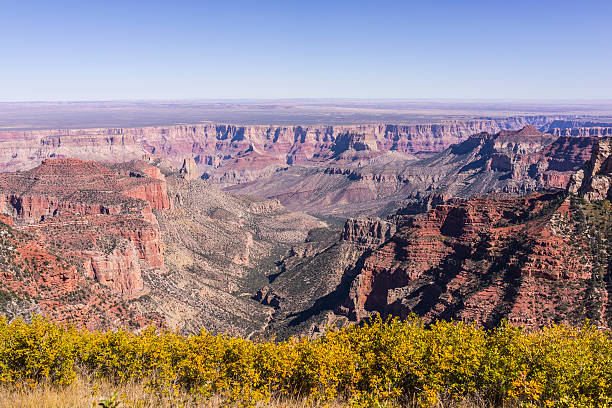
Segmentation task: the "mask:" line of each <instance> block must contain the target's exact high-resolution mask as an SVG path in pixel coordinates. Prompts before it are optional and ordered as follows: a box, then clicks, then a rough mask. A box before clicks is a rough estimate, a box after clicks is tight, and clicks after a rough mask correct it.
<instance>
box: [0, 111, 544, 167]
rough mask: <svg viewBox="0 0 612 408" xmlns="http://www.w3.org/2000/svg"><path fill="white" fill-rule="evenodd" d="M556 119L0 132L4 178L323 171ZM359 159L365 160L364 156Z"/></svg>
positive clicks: (426, 150)
mask: <svg viewBox="0 0 612 408" xmlns="http://www.w3.org/2000/svg"><path fill="white" fill-rule="evenodd" d="M552 120H554V117H546V116H526V117H510V118H505V119H482V120H465V121H445V122H443V123H440V124H426V125H379V124H372V125H355V126H261V125H259V126H237V125H223V124H205V125H191V126H187V125H185V126H183V125H180V126H169V127H144V128H107V129H63V130H31V131H10V132H8V131H5V132H0V171H16V170H25V169H28V168H31V167H34V166H36V165H38V164H40V162H41V161H42V160H44V159H46V158H50V157H74V158H80V159H85V160H92V159H94V160H97V161H108V162H122V161H129V160H133V159H140V158H141V157H142V156H143V154H154V155H159V156H163V157H166V158H168V159H169V160H170V161H171V162H173V163H174V164H175V165H176V166H180V164H181V162H182V161H183V159H184V158H185V157H187V156H191V157H193V158H194V159H195V161H196V163H197V164H198V166H200V167H201V168H205V167H206V166H209V167H211V168H217V167H220V166H226V167H227V169H228V171H230V172H231V171H232V170H233V169H237V170H240V169H242V168H243V167H244V166H248V167H250V168H257V167H259V168H263V167H267V166H270V165H293V164H299V163H311V162H312V163H316V162H320V161H323V160H326V159H329V158H331V157H339V156H341V155H342V153H343V152H345V151H351V152H353V153H351V159H354V158H355V157H357V158H359V157H361V156H362V155H364V154H365V156H367V157H369V156H371V155H376V154H378V153H377V152H384V151H397V152H400V153H402V154H417V153H431V152H438V151H441V150H444V149H445V148H447V147H448V146H450V145H451V144H454V143H457V142H459V141H461V140H464V139H465V138H466V137H468V136H469V135H472V134H475V133H479V132H485V131H486V132H497V131H499V130H502V129H519V128H521V127H523V126H525V125H527V124H534V125H536V126H543V125H545V124H546V123H549V122H551V121H552ZM354 152H361V154H359V153H357V154H355V153H354Z"/></svg>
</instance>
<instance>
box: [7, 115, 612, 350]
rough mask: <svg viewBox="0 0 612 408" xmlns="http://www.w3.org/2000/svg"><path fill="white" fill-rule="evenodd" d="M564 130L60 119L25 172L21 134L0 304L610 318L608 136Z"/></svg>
mask: <svg viewBox="0 0 612 408" xmlns="http://www.w3.org/2000/svg"><path fill="white" fill-rule="evenodd" d="M534 120H535V119H534ZM538 120H540V119H538ZM541 120H542V121H543V123H539V125H541V127H542V128H543V127H545V126H549V125H550V126H552V124H550V123H548V122H547V121H546V120H545V119H541ZM517 123H518V122H512V124H511V125H510V124H508V123H506V125H504V126H508V127H512V126H515V125H516V124H517ZM547 123H548V125H547ZM522 124H524V123H522ZM570 125H573V123H569V122H563V123H557V125H556V126H557V127H555V128H552V130H550V131H549V133H543V132H541V131H540V130H539V129H538V128H536V127H534V126H530V125H527V126H522V127H521V128H520V129H519V130H505V129H500V127H502V125H501V124H499V123H497V122H491V121H481V122H469V123H468V122H461V123H459V122H457V123H452V124H448V123H447V124H445V125H427V126H425V125H424V127H418V126H412V127H410V126H403V127H398V126H378V125H376V126H375V125H367V126H365V125H364V126H353V127H334V128H317V127H309V128H301V127H276V128H270V127H255V126H252V127H235V126H226V125H201V126H200V125H198V126H177V127H172V128H164V129H161V128H145V129H139V130H135V129H116V130H104V131H102V130H96V131H91V133H87V135H85V134H83V133H82V132H83V131H69V132H68V133H70V132H75V133H70V136H69V137H68V139H66V136H65V135H60V134H53V132H51V131H49V134H47V135H46V136H44V137H45V138H50V139H45V140H55V141H54V142H52V143H49V144H45V143H41V145H40V148H39V150H37V153H36V154H35V155H34V156H28V157H29V158H32V160H33V162H34V163H36V162H37V161H38V160H39V159H41V158H42V157H45V156H46V155H49V156H51V155H53V156H55V157H53V158H46V159H43V160H41V162H40V165H38V166H37V167H34V168H31V169H25V166H26V165H24V164H23V163H24V162H23V161H22V159H23V157H22V156H20V154H22V153H23V152H25V151H28V152H30V153H27V154H32V150H28V149H29V148H28V149H26V148H23V150H19V149H22V147H18V148H17V150H10V149H9V150H2V149H4V148H6V147H7V146H9V145H11V144H10V143H13V145H12V146H13V148H14V147H15V146H17V145H19V143H16V142H15V140H21V142H23V140H24V139H23V138H22V139H19V137H18V135H17V134H14V135H16V136H15V137H16V138H15V139H13V141H12V142H11V139H8V141H4V142H0V143H4V144H3V145H2V147H1V148H0V152H4V154H8V153H7V152H12V153H11V157H13V156H14V155H15V154H16V156H15V157H13V158H14V159H15V161H13V162H12V164H8V165H7V167H6V168H5V169H8V168H11V166H15V167H20V166H22V167H24V168H23V169H22V170H21V171H19V172H12V173H3V174H0V213H1V214H4V215H3V216H2V218H1V219H0V221H1V224H0V227H1V228H0V238H2V241H1V242H0V244H1V245H0V249H1V253H2V265H1V268H0V273H2V275H3V280H2V282H1V283H0V307H1V309H2V311H3V312H4V313H5V314H6V315H8V316H12V317H14V316H28V315H29V314H31V313H32V312H41V313H45V314H48V315H49V316H51V317H52V318H53V319H55V320H61V321H72V322H75V323H77V324H79V325H85V326H88V327H91V328H116V327H128V328H133V329H138V328H141V327H143V326H144V325H147V324H151V323H153V324H158V325H166V326H168V327H172V328H177V329H179V330H181V331H183V332H194V331H198V330H199V329H200V328H202V327H204V328H207V329H209V330H212V331H214V332H229V333H233V334H238V335H242V336H245V337H250V338H253V337H264V338H269V337H275V336H276V337H280V338H284V337H287V336H289V335H292V334H315V333H317V332H320V331H322V330H324V329H325V327H326V326H327V325H336V326H344V325H346V324H348V323H349V322H351V321H355V322H357V321H360V320H362V319H364V318H367V317H368V316H370V315H372V314H373V313H381V314H383V315H394V316H400V317H405V316H407V315H408V314H410V313H417V314H419V315H421V316H423V317H424V318H425V319H427V320H429V321H431V320H435V319H440V318H453V319H462V320H466V321H474V322H477V323H478V324H482V325H485V326H493V325H495V324H497V323H499V321H500V320H501V319H503V318H508V319H509V320H510V321H511V322H513V323H517V324H524V325H527V326H530V327H531V326H539V325H542V324H546V323H549V322H553V321H555V322H557V321H564V322H569V323H572V324H578V323H579V322H580V321H581V320H582V319H583V318H584V317H585V316H586V317H589V318H591V319H592V320H593V321H596V322H597V324H599V325H601V326H604V327H609V326H610V325H611V312H610V307H609V300H608V299H609V295H608V294H609V293H610V282H611V278H610V269H611V268H610V255H609V247H610V239H612V238H611V237H610V225H612V224H610V222H611V221H612V219H611V214H610V206H609V202H608V201H606V200H605V199H606V198H607V199H610V198H611V197H612V175H611V171H612V164H611V163H612V161H611V160H612V159H611V158H610V152H611V150H612V146H611V144H610V143H611V142H610V140H611V139H610V138H606V137H605V136H606V135H607V134H608V133H607V132H608V130H607V129H608V128H606V127H605V126H599V124H597V123H592V124H589V125H592V126H583V127H581V128H576V127H571V126H570ZM466 126H467V127H466ZM487 126H488V127H489V128H490V129H493V130H492V131H481V130H483V128H486V127H487ZM472 127H475V128H477V130H478V131H477V132H476V133H475V134H473V135H471V136H464V134H463V132H467V131H468V130H466V129H470V128H472ZM161 130H163V132H162V131H161ZM79 132H81V133H79ZM88 132H90V131H88ZM262 132H263V133H264V134H265V135H266V136H264V137H263V138H262V136H261V134H262ZM419 132H421V133H419ZM60 133H61V132H60ZM24 134H25V133H24ZM27 134H28V135H29V136H32V135H33V134H34V132H30V133H27ZM419 135H421V136H419ZM436 135H437V136H436ZM22 136H23V135H22ZM32 137H33V136H32ZM36 137H40V134H39V135H38V136H36ZM54 138H55V139H54ZM83 138H84V139H83ZM453 138H454V139H458V140H459V143H455V144H450V141H451V140H453ZM41 140H42V139H41ZM83 140H85V141H86V142H84V141H83ZM196 140H199V141H198V142H196ZM77 141H78V143H77V145H80V146H90V148H84V149H82V150H80V151H77V150H78V149H77V148H76V146H77V145H72V144H71V143H72V142H77ZM143 141H145V142H146V143H145V144H143V143H144V142H143ZM455 141H457V140H455ZM255 142H256V143H255ZM88 143H89V144H88ZM25 145H27V143H26V144H25ZM25 145H22V146H25ZM49 146H50V147H49ZM64 149H65V150H64ZM441 149H443V150H441ZM20 152H22V153H20ZM69 152H76V153H77V155H80V156H81V157H88V156H90V155H92V156H93V155H98V154H99V153H100V152H107V154H108V155H107V156H104V154H102V158H105V159H106V161H105V162H94V161H85V160H81V159H74V158H62V157H61V156H63V155H64V154H68V153H69ZM143 152H144V153H146V154H145V155H142V154H143ZM184 152H186V154H185V155H184V157H181V158H180V159H179V155H180V154H181V153H184ZM206 152H208V153H206ZM221 152H226V153H225V154H221ZM115 155H117V156H115ZM136 155H138V157H140V158H141V160H131V161H127V162H126V161H118V160H119V159H122V158H126V159H127V158H132V157H135V156H136ZM19 163H21V164H19ZM206 169H209V170H210V173H206V174H207V175H208V180H205V179H203V178H202V177H200V176H201V174H202V171H203V170H206ZM253 178H256V180H253ZM235 183H238V184H235ZM223 186H225V189H224V190H222V189H220V187H223ZM566 187H567V190H566ZM526 194H527V195H526ZM256 196H260V197H261V198H255V197H256ZM306 213H310V214H316V215H317V216H313V215H307V214H306ZM356 215H360V217H355V216H356ZM371 215H379V216H382V217H383V219H381V218H375V217H364V216H371ZM344 218H348V220H346V222H345V221H344Z"/></svg>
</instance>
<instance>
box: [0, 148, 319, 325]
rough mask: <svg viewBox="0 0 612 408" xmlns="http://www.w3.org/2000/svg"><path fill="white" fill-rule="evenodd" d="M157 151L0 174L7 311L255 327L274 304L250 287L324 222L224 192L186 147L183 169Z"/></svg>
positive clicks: (86, 320)
mask: <svg viewBox="0 0 612 408" xmlns="http://www.w3.org/2000/svg"><path fill="white" fill-rule="evenodd" d="M154 162H155V164H156V165H157V167H156V166H153V165H151V164H149V163H146V162H143V161H132V162H126V163H118V164H112V165H102V164H99V163H96V162H91V161H82V160H78V159H47V160H45V161H43V163H42V164H41V165H40V166H38V167H36V168H34V169H32V170H28V171H24V172H19V173H4V174H2V175H0V213H4V214H6V215H4V216H3V218H2V220H1V221H2V224H0V227H2V229H1V231H0V237H2V239H3V240H2V242H0V244H2V246H1V249H2V261H3V263H2V265H1V267H0V273H2V274H3V280H2V283H1V285H2V286H1V287H0V290H1V292H0V296H1V297H2V299H0V307H1V308H2V310H3V312H4V313H5V314H6V315H9V316H13V317H14V316H26V317H27V316H29V315H30V314H31V313H33V312H37V313H45V314H47V315H49V316H51V317H52V318H53V319H55V320H60V321H71V322H74V323H76V324H78V325H85V326H88V327H90V328H113V327H129V328H139V327H142V326H144V325H147V324H151V323H155V324H161V325H165V326H167V327H172V328H177V329H181V330H183V331H186V332H192V331H197V330H199V329H200V328H202V327H206V328H207V329H209V330H213V331H218V332H232V333H235V334H240V335H244V336H249V335H254V334H257V333H259V332H260V331H262V330H263V328H264V327H265V326H266V324H267V321H268V320H269V317H270V315H271V313H272V308H271V307H269V306H265V305H262V304H261V303H260V302H258V301H256V300H254V299H253V297H254V295H255V294H256V292H257V290H258V289H259V288H261V287H263V286H264V285H265V284H266V283H268V282H269V280H270V279H272V278H271V276H273V274H274V273H275V271H276V269H277V265H276V261H277V260H278V259H280V258H281V257H282V256H283V255H284V254H286V253H288V252H289V251H290V250H291V247H292V245H294V244H300V243H303V242H304V241H305V240H306V238H307V237H308V236H309V233H311V232H312V231H317V230H322V231H328V230H330V229H329V228H328V225H327V224H326V223H325V222H323V221H321V220H319V219H316V218H314V217H312V216H308V215H305V214H300V213H291V212H289V211H287V210H286V209H284V208H283V207H282V205H281V204H280V203H279V202H278V201H277V200H264V199H251V198H248V197H239V196H234V195H231V194H228V193H224V192H222V191H220V190H219V189H218V188H216V187H214V186H212V185H210V184H209V183H208V182H206V181H204V180H202V179H200V178H199V177H198V176H194V174H193V171H194V169H193V159H192V158H188V159H186V160H185V161H184V165H183V167H182V168H181V169H180V170H177V169H176V168H174V167H173V166H171V165H170V164H168V163H166V162H164V161H163V160H156V161H154ZM162 171H163V172H162Z"/></svg>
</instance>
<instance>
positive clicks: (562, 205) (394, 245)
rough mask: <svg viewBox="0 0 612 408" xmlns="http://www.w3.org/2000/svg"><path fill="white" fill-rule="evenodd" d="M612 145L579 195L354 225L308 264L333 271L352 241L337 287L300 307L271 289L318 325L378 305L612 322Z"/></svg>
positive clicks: (280, 304)
mask: <svg viewBox="0 0 612 408" xmlns="http://www.w3.org/2000/svg"><path fill="white" fill-rule="evenodd" d="M610 143H611V139H602V140H600V141H599V142H598V143H597V145H596V146H595V148H594V149H593V153H592V155H591V157H590V159H589V160H588V161H587V163H586V164H585V166H584V170H583V171H581V172H579V173H577V176H574V178H573V180H572V183H571V184H570V186H569V192H566V191H558V192H551V193H545V194H544V193H533V194H530V195H528V196H525V197H514V196H510V195H486V196H475V197H473V198H471V199H464V200H458V199H455V200H450V202H448V203H446V204H442V205H437V206H434V207H433V208H431V209H430V210H429V211H428V212H426V213H424V214H418V215H395V216H393V217H390V218H389V220H387V221H382V220H377V219H358V220H349V221H347V223H346V225H345V230H344V232H343V233H342V234H341V237H340V240H339V241H338V242H336V243H334V244H332V245H330V246H329V247H328V248H326V249H325V250H323V251H319V252H318V254H317V255H315V256H314V257H312V258H311V259H308V261H307V263H308V264H309V265H310V266H311V268H313V269H318V270H319V271H325V270H328V269H329V268H330V266H331V265H333V261H330V260H329V259H326V256H327V254H328V253H329V254H331V253H333V252H332V251H334V248H337V247H340V246H342V248H343V249H342V251H341V252H342V253H343V254H344V256H345V257H346V254H350V256H351V261H350V262H347V263H346V264H341V265H342V266H341V268H342V267H344V273H342V274H339V273H338V272H337V271H336V272H335V273H333V274H331V277H332V278H333V279H335V281H336V286H335V287H331V286H332V285H329V286H330V287H331V288H329V289H328V290H327V291H326V292H325V293H324V294H323V296H320V297H319V298H317V299H315V300H312V299H311V300H310V302H307V301H304V302H303V304H302V305H301V308H300V307H297V308H296V307H295V300H292V296H291V295H289V293H290V292H291V290H290V289H287V287H286V286H284V285H282V284H278V285H277V284H276V283H273V284H272V285H271V287H269V288H268V289H267V293H266V296H267V298H268V299H269V298H272V299H276V300H275V301H276V303H277V308H278V310H277V311H276V314H275V316H276V317H277V319H279V321H280V322H283V324H284V326H285V327H287V328H289V329H290V330H297V331H301V332H308V333H313V332H316V331H317V330H320V329H321V328H322V327H324V325H326V324H335V325H340V326H342V325H346V324H347V323H348V322H350V321H360V320H361V319H364V318H366V317H368V316H370V315H371V314H372V313H380V314H382V315H384V316H390V315H391V316H400V317H406V316H408V315H409V314H411V313H416V314H418V315H420V316H422V317H424V318H425V319H426V320H427V321H433V320H435V319H459V320H465V321H470V322H476V323H478V324H481V325H484V326H487V327H492V326H494V325H496V324H499V322H500V321H501V319H504V318H506V319H508V320H509V321H510V322H512V323H515V324H521V325H525V326H527V327H536V326H542V325H545V324H549V323H552V322H567V323H570V324H580V322H582V321H583V319H584V318H585V317H586V318H589V319H591V320H592V321H593V322H595V323H596V324H598V325H600V326H602V327H610V326H612V312H611V310H612V309H611V304H610V294H611V293H612V275H611V274H612V253H611V251H610V248H611V247H612V245H611V242H612V208H611V207H610V202H609V201H606V200H605V198H606V197H608V198H609V197H610V196H609V191H610V190H609V188H610V187H609V186H610V184H609V181H610V177H611V174H612V172H611V168H610V166H609V164H610V160H611V155H610V146H611V144H610ZM576 193H578V194H576ZM303 262H304V261H303ZM286 273H288V275H289V277H290V278H293V277H294V276H293V275H292V274H293V273H295V272H291V271H288V272H286ZM321 273H322V272H321ZM328 276H330V275H328ZM282 277H283V275H280V277H279V278H278V280H280V279H281V278H282ZM328 284H329V283H328ZM293 290H294V291H295V289H293ZM297 296H298V297H299V295H297ZM285 299H289V300H285ZM304 305H307V306H308V307H304Z"/></svg>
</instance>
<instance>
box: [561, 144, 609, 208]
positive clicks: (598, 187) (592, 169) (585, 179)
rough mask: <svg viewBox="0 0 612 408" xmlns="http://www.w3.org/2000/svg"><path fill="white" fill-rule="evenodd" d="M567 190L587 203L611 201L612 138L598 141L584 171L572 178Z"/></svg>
mask: <svg viewBox="0 0 612 408" xmlns="http://www.w3.org/2000/svg"><path fill="white" fill-rule="evenodd" d="M568 190H569V191H570V192H571V193H577V194H580V195H582V196H584V198H585V199H587V200H589V201H594V200H605V199H608V200H611V199H612V138H606V139H601V140H599V142H598V143H597V145H596V146H595V148H594V149H593V153H592V155H591V158H590V159H589V160H588V161H587V162H586V163H585V165H584V169H581V170H580V171H578V172H577V173H575V174H574V175H573V176H572V179H571V181H570V183H569V185H568Z"/></svg>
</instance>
